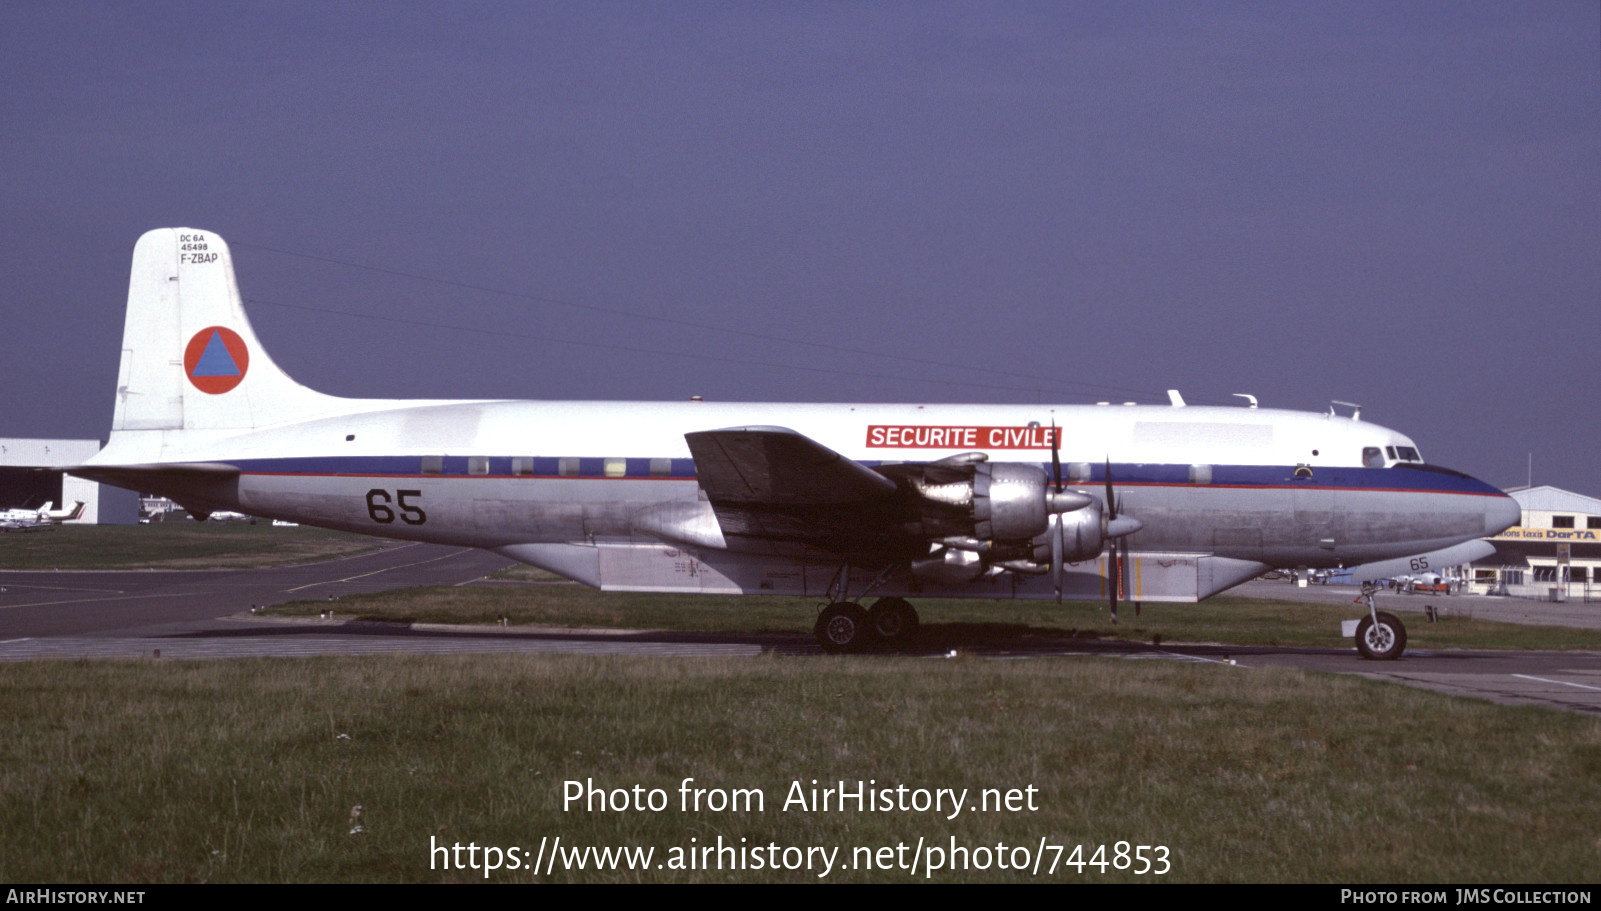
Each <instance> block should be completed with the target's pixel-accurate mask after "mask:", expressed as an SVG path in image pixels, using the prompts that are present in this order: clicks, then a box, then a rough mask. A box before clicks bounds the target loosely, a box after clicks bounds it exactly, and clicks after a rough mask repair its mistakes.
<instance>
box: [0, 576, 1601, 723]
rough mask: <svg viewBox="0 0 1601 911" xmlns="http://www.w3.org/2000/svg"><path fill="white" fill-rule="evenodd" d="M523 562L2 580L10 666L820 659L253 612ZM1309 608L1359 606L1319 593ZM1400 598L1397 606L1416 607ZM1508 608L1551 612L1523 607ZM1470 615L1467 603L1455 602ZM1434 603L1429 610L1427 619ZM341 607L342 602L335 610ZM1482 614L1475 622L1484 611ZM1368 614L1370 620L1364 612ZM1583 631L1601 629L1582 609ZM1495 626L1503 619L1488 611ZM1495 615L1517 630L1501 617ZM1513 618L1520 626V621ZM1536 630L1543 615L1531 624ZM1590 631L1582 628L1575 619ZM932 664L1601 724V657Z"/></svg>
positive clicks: (764, 643)
mask: <svg viewBox="0 0 1601 911" xmlns="http://www.w3.org/2000/svg"><path fill="white" fill-rule="evenodd" d="M509 562H510V561H508V560H506V559H505V558H503V557H498V556H496V555H494V554H490V553H487V552H485V551H480V550H473V549H470V548H456V547H445V546H440V545H428V544H408V545H390V546H386V547H384V548H383V549H381V550H378V551H376V552H371V553H367V554H362V555H359V556H354V557H346V558H342V559H338V560H330V561H326V562H322V563H312V564H302V565H298V566H283V567H271V568H264V569H243V570H203V571H129V572H122V571H118V572H0V661H26V660H38V659H76V658H122V659H168V660H170V659H202V658H242V657H296V656H313V655H382V654H443V653H495V652H515V653H567V654H623V655H718V656H729V657H734V656H753V655H760V654H771V653H781V654H793V655H815V654H819V653H820V650H819V649H818V647H817V645H816V644H815V642H814V641H813V639H812V637H811V636H810V635H807V634H806V633H805V632H804V631H803V630H799V629H798V630H797V631H796V632H795V633H792V634H783V633H775V634H759V635H758V634H734V633H729V634H722V633H693V632H665V631H626V630H624V631H618V630H580V629H547V628H541V629H537V630H530V629H526V628H510V629H503V628H492V627H490V628H479V627H474V628H460V627H445V626H428V625H421V624H418V625H402V624H389V623H369V622H359V621H347V620H339V619H319V618H306V619H284V618H263V617H256V616H253V615H252V614H251V613H250V611H251V608H252V607H256V606H265V605H272V604H281V603H284V602H287V601H299V600H307V599H329V600H331V601H332V600H334V599H337V598H339V597H341V596H343V595H347V594H354V593H359V592H372V591H383V590H389V589H397V588H406V587H413V586H423V585H463V584H470V583H472V582H474V581H476V580H479V579H482V578H483V577H484V576H486V575H488V574H489V573H491V572H494V571H495V570H497V569H499V568H501V567H503V566H506V565H508V564H509ZM1305 591H1306V590H1305V589H1295V588H1294V587H1293V586H1287V585H1283V584H1277V585H1274V584H1271V583H1253V584H1252V587H1251V588H1249V589H1247V592H1246V593H1247V594H1261V595H1269V596H1273V597H1285V596H1286V595H1287V594H1291V593H1295V592H1305ZM1307 597H1308V599H1309V600H1314V599H1315V600H1329V599H1337V598H1343V599H1347V600H1348V599H1349V597H1350V594H1349V592H1341V591H1339V590H1336V589H1324V590H1321V591H1316V592H1315V594H1314V595H1313V596H1307ZM1410 597H1411V596H1396V595H1392V596H1388V597H1384V596H1381V598H1382V599H1383V600H1384V601H1385V603H1382V604H1380V607H1381V609H1385V610H1394V609H1403V610H1404V609H1406V608H1407V607H1408V606H1409V604H1410V602H1407V601H1400V600H1397V599H1400V598H1410ZM1498 600H1499V601H1501V602H1502V603H1501V604H1500V605H1498V606H1497V607H1498V609H1502V610H1506V611H1509V612H1522V613H1528V614H1530V616H1531V618H1532V619H1538V618H1540V617H1542V616H1543V614H1542V613H1541V612H1540V610H1539V609H1538V608H1537V607H1531V606H1528V605H1524V604H1522V603H1518V602H1506V601H1505V599H1498ZM1439 601H1440V603H1442V604H1451V605H1453V606H1454V607H1455V609H1458V610H1463V609H1467V602H1464V601H1460V600H1455V601H1452V600H1448V599H1443V598H1442V599H1439ZM1424 603H1427V602H1425V601H1422V600H1418V601H1417V602H1416V607H1415V609H1416V610H1419V611H1421V610H1422V605H1423V604H1424ZM330 606H331V607H334V608H335V611H334V612H335V614H337V607H336V605H333V604H331V605H330ZM1594 609H1595V611H1596V614H1597V615H1601V605H1596V606H1594ZM1479 610H1487V608H1482V609H1476V612H1475V615H1483V614H1480V613H1479V612H1478V611H1479ZM1353 616H1354V615H1353ZM1578 616H1579V617H1580V619H1581V620H1586V621H1588V622H1584V623H1583V624H1582V625H1590V623H1595V622H1598V620H1601V618H1590V617H1589V616H1588V614H1587V613H1584V612H1583V611H1581V612H1579V614H1578ZM1486 619H1489V617H1488V616H1486ZM1495 619H1503V618H1501V617H1496V618H1495ZM1505 619H1516V618H1513V617H1507V618H1505ZM1525 622H1529V620H1525ZM1574 625H1581V624H1574ZM929 632H930V635H928V636H927V637H925V641H926V645H925V647H923V648H922V649H921V650H920V651H918V652H917V653H916V654H920V655H922V656H924V657H926V658H928V659H930V660H938V659H940V658H943V657H945V656H948V655H949V654H951V649H952V648H955V649H957V650H959V652H960V653H966V654H970V655H975V656H988V657H996V658H1038V657H1048V656H1073V655H1095V656H1103V657H1115V658H1123V659H1128V660H1163V661H1193V662H1207V663H1216V664H1220V665H1226V666H1230V667H1235V668H1239V669H1241V670H1242V671H1247V670H1248V669H1250V668H1259V667H1293V668H1302V669H1306V670H1317V671H1330V672H1336V673H1347V674H1360V675H1362V676H1366V677H1370V678H1373V679H1378V680H1386V681H1390V682H1394V683H1401V684H1406V685H1409V686H1417V687H1422V688H1425V689H1431V690H1436V691H1439V692H1443V693H1450V694H1453V695H1459V696H1472V697H1476V698H1481V699H1489V700H1492V701H1496V702H1504V703H1512V704H1530V705H1544V706H1549V707H1553V708H1558V709H1564V710H1569V711H1578V712H1584V713H1591V714H1601V652H1588V651H1582V652H1581V651H1460V650H1439V651H1431V650H1426V649H1413V650H1409V651H1408V652H1407V653H1406V655H1405V656H1404V657H1402V658H1401V659H1400V660H1399V661H1393V662H1369V661H1364V660H1362V659H1361V658H1360V657H1358V656H1357V654H1356V651H1355V649H1354V648H1352V647H1350V646H1349V645H1343V646H1331V647H1328V648H1305V647H1278V646H1251V647H1247V646H1216V645H1193V646H1175V645H1148V644H1141V643H1130V642H1122V641H1112V640H1101V639H1084V638H1079V637H1075V636H1072V635H1070V634H1067V633H1062V634H1059V635H1043V636H1042V635H1038V634H1037V631H1036V632H1034V633H1031V634H1030V635H1028V636H1027V637H1011V638H1008V637H1005V636H1001V637H995V636H985V637H979V638H978V639H976V640H972V641H966V640H964V641H942V637H941V633H940V631H939V630H938V629H937V628H936V629H932V630H930V631H929Z"/></svg>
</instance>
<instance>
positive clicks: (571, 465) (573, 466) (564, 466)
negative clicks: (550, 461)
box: [556, 458, 578, 478]
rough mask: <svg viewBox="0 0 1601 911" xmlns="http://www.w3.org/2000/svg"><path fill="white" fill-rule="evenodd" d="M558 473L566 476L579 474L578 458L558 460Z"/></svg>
mask: <svg viewBox="0 0 1601 911" xmlns="http://www.w3.org/2000/svg"><path fill="white" fill-rule="evenodd" d="M556 473H557V474H559V475H561V476H562V477H564V478H575V477H577V476H578V460H577V459H573V458H567V459H558V460H556Z"/></svg>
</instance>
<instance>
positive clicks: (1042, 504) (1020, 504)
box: [973, 462, 1050, 541]
mask: <svg viewBox="0 0 1601 911" xmlns="http://www.w3.org/2000/svg"><path fill="white" fill-rule="evenodd" d="M1049 486H1050V482H1049V481H1048V480H1047V479H1046V477H1045V472H1044V471H1043V470H1041V469H1040V468H1039V466H1037V465H1020V464H1018V463H1016V462H998V463H993V464H992V463H983V464H980V465H977V466H975V470H974V472H973V535H974V536H975V537H978V538H982V539H984V540H988V541H1027V540H1029V539H1031V538H1033V537H1035V536H1037V535H1041V534H1044V533H1045V529H1046V526H1047V524H1048V520H1047V518H1046V517H1047V516H1048V515H1049V513H1048V511H1047V509H1046V498H1045V494H1046V489H1047V488H1048V487H1049Z"/></svg>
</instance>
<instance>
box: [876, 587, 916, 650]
mask: <svg viewBox="0 0 1601 911" xmlns="http://www.w3.org/2000/svg"><path fill="white" fill-rule="evenodd" d="M867 625H868V627H869V628H870V629H871V630H872V631H873V635H875V636H877V637H878V640H879V641H880V642H882V643H883V644H884V645H887V646H901V645H905V644H906V643H907V642H910V641H911V640H912V637H913V636H915V635H917V610H916V609H915V608H913V607H912V605H911V602H909V601H907V600H906V599H905V598H879V599H878V600H877V601H875V602H873V609H872V610H870V611H868V612H867Z"/></svg>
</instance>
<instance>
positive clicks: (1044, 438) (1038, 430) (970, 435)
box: [867, 424, 1062, 449]
mask: <svg viewBox="0 0 1601 911" xmlns="http://www.w3.org/2000/svg"><path fill="white" fill-rule="evenodd" d="M1053 434H1054V436H1055V437H1056V439H1057V440H1060V439H1061V435H1062V428H1060V427H1042V426H1040V425H1038V424H1030V425H1028V426H1026V427H930V426H927V425H923V424H872V425H869V426H868V428H867V445H868V447H869V448H873V449H1050V448H1051V443H1052V436H1053Z"/></svg>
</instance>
